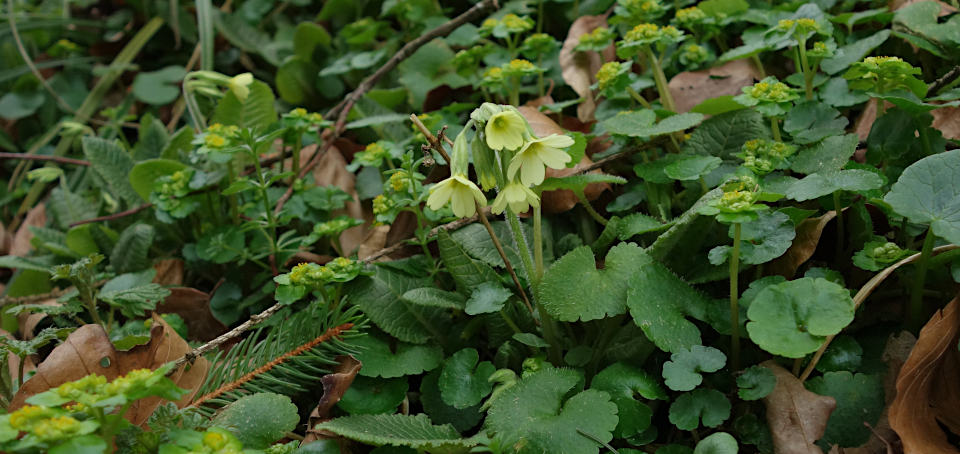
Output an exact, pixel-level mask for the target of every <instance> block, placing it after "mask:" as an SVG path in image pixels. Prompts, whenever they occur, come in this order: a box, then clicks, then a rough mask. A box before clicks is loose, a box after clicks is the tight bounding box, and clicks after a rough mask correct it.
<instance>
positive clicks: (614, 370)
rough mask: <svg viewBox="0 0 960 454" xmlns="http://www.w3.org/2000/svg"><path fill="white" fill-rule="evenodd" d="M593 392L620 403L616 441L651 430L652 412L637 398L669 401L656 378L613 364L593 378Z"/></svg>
mask: <svg viewBox="0 0 960 454" xmlns="http://www.w3.org/2000/svg"><path fill="white" fill-rule="evenodd" d="M590 389H596V390H599V391H604V392H606V393H607V394H609V395H610V398H611V400H613V402H614V403H615V404H617V409H618V411H617V417H618V418H619V422H618V423H617V428H616V430H615V431H614V432H613V433H614V435H615V436H616V437H617V438H629V437H632V436H634V435H636V434H639V433H641V432H643V431H644V430H646V429H647V428H648V427H650V418H651V417H652V416H653V411H652V410H651V409H650V407H649V406H647V405H646V404H645V403H643V402H641V401H639V400H637V399H636V398H635V397H634V396H635V395H638V394H639V395H640V396H642V397H643V398H645V399H666V398H667V394H666V393H665V392H664V391H663V389H662V388H661V387H660V384H659V383H657V380H656V379H655V378H654V377H653V376H651V375H650V374H648V373H647V372H646V371H644V370H642V369H640V368H637V367H634V366H630V365H628V364H626V363H614V364H612V365H610V366H609V367H607V368H606V369H604V370H603V371H601V372H600V373H599V374H597V375H596V376H595V377H593V381H592V382H591V383H590Z"/></svg>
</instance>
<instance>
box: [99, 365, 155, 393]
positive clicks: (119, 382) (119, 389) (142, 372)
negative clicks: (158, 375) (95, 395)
mask: <svg viewBox="0 0 960 454" xmlns="http://www.w3.org/2000/svg"><path fill="white" fill-rule="evenodd" d="M152 377H153V371H152V370H150V369H136V370H132V371H130V372H128V373H127V375H124V376H123V377H119V378H117V379H115V380H113V381H112V382H110V383H109V384H107V387H106V388H105V393H106V394H108V395H121V394H125V393H127V392H129V391H130V390H131V389H134V388H137V387H140V386H143V385H144V384H145V382H146V381H147V380H149V379H150V378H152Z"/></svg>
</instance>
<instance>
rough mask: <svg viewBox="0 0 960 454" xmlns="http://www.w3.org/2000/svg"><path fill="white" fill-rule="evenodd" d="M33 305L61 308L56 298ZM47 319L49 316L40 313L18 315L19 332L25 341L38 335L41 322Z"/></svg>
mask: <svg viewBox="0 0 960 454" xmlns="http://www.w3.org/2000/svg"><path fill="white" fill-rule="evenodd" d="M33 304H40V305H43V306H60V305H61V304H60V302H58V301H57V299H56V298H50V299H46V300H43V301H38V302H36V303H33ZM45 318H47V314H43V313H39V312H23V313H21V314H20V315H17V325H18V332H19V333H20V336H22V337H23V339H24V340H30V339H33V337H34V336H35V335H36V332H35V331H36V330H37V326H38V325H40V322H41V321H43V319H45Z"/></svg>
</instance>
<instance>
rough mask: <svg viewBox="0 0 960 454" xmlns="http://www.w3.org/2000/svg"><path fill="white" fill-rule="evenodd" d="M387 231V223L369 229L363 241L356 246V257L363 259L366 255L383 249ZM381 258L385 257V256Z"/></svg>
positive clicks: (388, 230)
mask: <svg viewBox="0 0 960 454" xmlns="http://www.w3.org/2000/svg"><path fill="white" fill-rule="evenodd" d="M388 233H390V226H389V225H378V226H376V227H374V228H372V229H370V231H369V233H367V237H366V238H364V239H363V243H361V244H360V247H359V248H357V258H358V259H360V260H365V259H366V258H367V257H370V256H371V255H373V254H374V253H376V252H377V251H379V250H381V249H383V248H384V247H385V246H386V245H387V234H388ZM382 258H383V259H385V257H382Z"/></svg>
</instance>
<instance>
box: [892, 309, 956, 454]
mask: <svg viewBox="0 0 960 454" xmlns="http://www.w3.org/2000/svg"><path fill="white" fill-rule="evenodd" d="M958 306H960V297H958V298H954V299H953V301H951V302H950V304H947V306H946V307H945V308H943V310H941V311H939V312H937V313H936V314H934V315H933V317H931V318H930V321H928V322H927V324H926V326H924V327H923V329H922V330H920V337H919V338H918V339H917V343H916V345H915V346H914V347H913V351H911V352H910V357H909V358H907V362H906V363H904V365H903V368H901V369H900V374H899V375H898V376H897V397H896V399H894V401H893V404H891V405H890V409H889V412H890V425H891V426H892V427H893V430H895V431H896V432H897V435H899V436H900V439H901V440H902V441H903V452H904V453H905V454H957V453H960V450H958V449H957V448H956V446H954V445H953V444H951V443H950V442H949V441H948V437H947V434H946V433H944V430H943V429H942V428H941V426H940V424H943V425H944V426H945V427H947V428H949V429H950V430H951V431H957V430H958V429H960V425H958V424H957V422H958V421H960V404H958V401H957V400H956V399H958V396H960V381H957V376H958V374H960V354H958V352H957V340H958V338H960V308H958ZM955 433H956V432H955Z"/></svg>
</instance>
